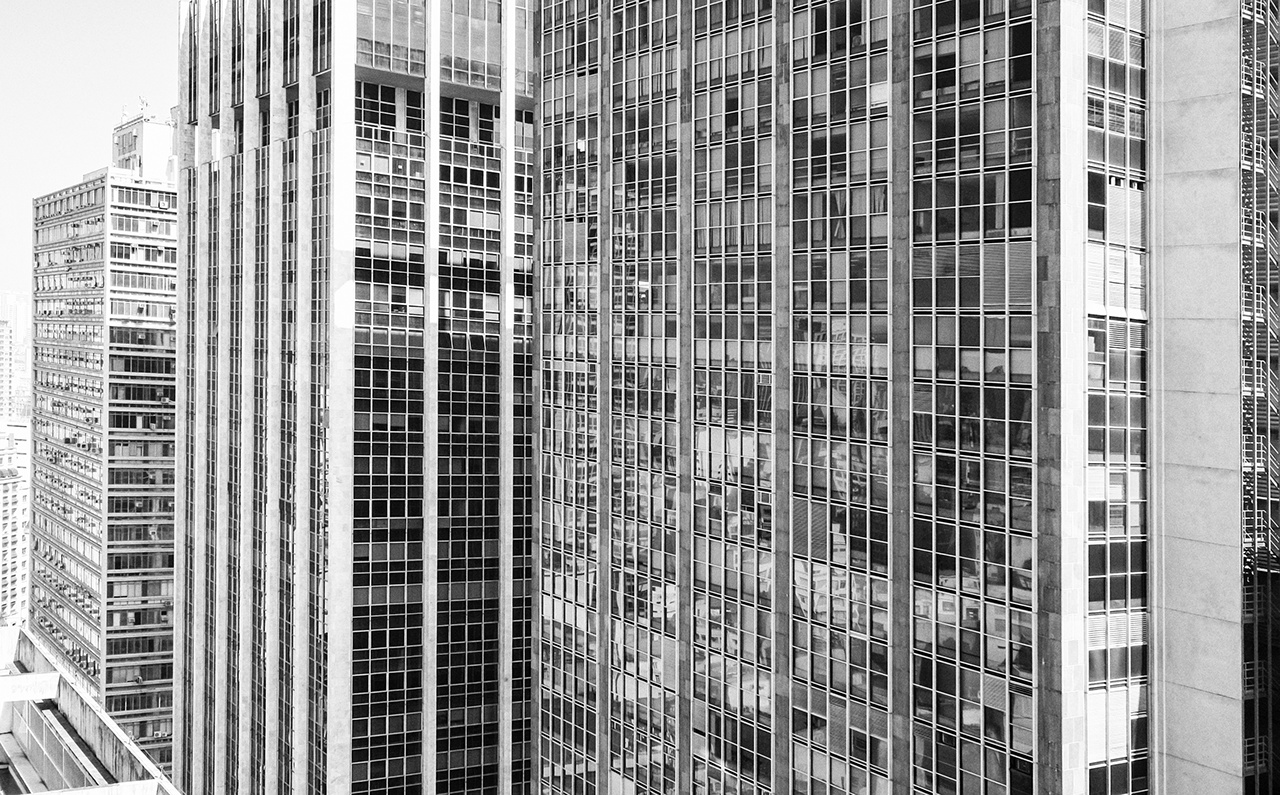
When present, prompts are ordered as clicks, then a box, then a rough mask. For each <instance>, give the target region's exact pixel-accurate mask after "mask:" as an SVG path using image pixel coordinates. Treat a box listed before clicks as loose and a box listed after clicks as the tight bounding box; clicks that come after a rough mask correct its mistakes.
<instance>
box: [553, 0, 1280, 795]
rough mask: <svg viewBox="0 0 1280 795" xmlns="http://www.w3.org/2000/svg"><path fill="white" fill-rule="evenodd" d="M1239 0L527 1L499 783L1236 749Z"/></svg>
mask: <svg viewBox="0 0 1280 795" xmlns="http://www.w3.org/2000/svg"><path fill="white" fill-rule="evenodd" d="M1148 6H1149V10H1148ZM1271 14H1272V11H1271V10H1269V9H1268V8H1264V7H1263V6H1257V7H1256V8H1255V7H1254V6H1253V5H1245V6H1243V7H1241V6H1240V5H1239V4H1236V3H1226V4H1223V3H1209V4H1204V3H1190V2H1183V0H1174V1H1173V2H1172V3H1162V4H1142V3H1124V2H1119V1H1118V0H1091V1H1090V2H1089V3H1084V2H1074V3H1060V2H1049V3H1032V2H1030V0H1007V1H1006V0H999V1H993V2H983V3H979V2H960V3H914V4H898V5H896V6H893V7H890V4H888V3H883V2H872V3H848V4H846V3H811V2H805V1H803V0H802V1H801V2H796V3H794V4H783V5H770V4H759V3H751V2H747V3H741V4H727V5H723V4H714V3H703V2H694V3H692V4H690V5H687V6H679V5H678V4H675V3H666V4H658V5H656V6H655V5H653V4H648V5H645V4H640V5H636V4H634V3H628V2H618V3H603V4H599V3H597V4H587V5H585V6H584V5H575V4H572V3H556V2H553V3H550V4H548V5H546V6H544V7H543V11H542V28H541V33H540V35H541V45H542V53H541V56H542V57H541V63H542V66H543V69H542V72H541V74H540V77H541V79H542V93H541V97H540V112H541V116H540V117H539V123H540V132H541V138H540V152H539V157H540V163H541V172H540V173H541V177H540V179H541V182H540V190H541V194H540V197H539V200H538V201H537V202H536V204H535V206H536V207H537V208H538V212H539V217H538V225H539V229H540V233H541V236H542V237H541V240H540V250H539V254H540V257H541V260H540V264H539V268H538V273H539V279H540V285H541V289H540V292H539V298H540V305H539V333H540V344H539V352H540V359H539V364H538V371H539V375H540V379H541V380H540V391H539V394H538V400H539V411H538V414H537V417H538V422H539V431H538V433H539V436H538V439H539V444H540V448H539V475H540V477H539V481H538V482H539V488H540V489H541V491H540V492H539V495H538V502H537V505H538V515H537V522H538V524H537V538H538V550H539V554H538V558H537V559H538V563H539V570H538V574H537V577H538V588H539V591H540V601H539V614H538V619H539V620H538V622H536V623H535V626H537V627H539V628H540V629H539V636H538V638H537V643H538V649H539V652H538V670H539V673H540V679H539V685H538V688H539V690H538V693H539V695H538V704H539V711H538V726H539V736H540V737H541V738H542V740H541V742H542V747H541V749H540V751H539V760H538V764H539V771H540V776H541V778H540V786H541V789H542V791H546V792H563V793H576V792H584V791H585V792H593V791H597V790H598V791H609V792H626V793H647V792H679V793H686V792H688V793H715V792H735V793H769V792H777V793H789V792H804V793H824V792H828V791H829V792H872V793H878V792H889V791H893V792H898V791H903V792H906V791H908V790H912V791H915V792H920V793H925V792H930V793H933V792H940V793H968V792H980V791H981V792H986V793H1007V794H1008V795H1021V794H1022V793H1033V792H1036V793H1038V792H1063V793H1091V794H1092V793H1101V792H1108V793H1133V794H1134V795H1141V793H1146V792H1149V791H1152V787H1153V783H1152V782H1153V781H1158V780H1160V777H1164V780H1166V781H1168V782H1173V781H1184V780H1195V781H1196V782H1198V783H1197V785H1196V786H1197V787H1198V788H1201V789H1212V790H1215V791H1216V790H1218V789H1222V790H1223V791H1226V790H1227V788H1228V787H1235V788H1237V789H1238V788H1239V787H1240V781H1241V780H1245V781H1246V784H1245V791H1247V792H1265V791H1270V790H1271V789H1272V785H1271V784H1270V783H1269V782H1270V781H1271V778H1270V775H1271V774H1270V772H1269V771H1270V769H1271V766H1272V765H1273V764H1274V762H1273V760H1274V756H1273V751H1272V749H1271V745H1270V743H1269V741H1268V736H1269V734H1270V731H1271V730H1270V726H1271V725H1272V724H1273V722H1274V719H1273V717H1272V714H1273V713H1272V712H1271V710H1272V709H1273V708H1272V706H1271V705H1272V703H1273V701H1274V699H1273V698H1271V696H1272V691H1271V688H1272V687H1274V684H1273V677H1271V676H1270V675H1269V671H1270V661H1271V653H1272V652H1271V644H1272V643H1273V641H1272V639H1271V630H1270V629H1269V628H1268V627H1269V622H1268V620H1267V618H1266V616H1267V612H1268V609H1269V608H1268V607H1267V606H1268V605H1269V604H1270V600H1271V598H1272V597H1271V596H1269V595H1268V594H1270V588H1271V584H1270V579H1268V578H1269V577H1270V576H1271V575H1270V573H1269V572H1270V571H1271V570H1272V568H1273V567H1272V566H1271V564H1270V563H1269V562H1268V561H1269V560H1270V559H1271V558H1270V555H1271V553H1270V552H1269V551H1266V550H1269V549H1270V546H1268V544H1270V543H1271V542H1265V543H1263V542H1259V541H1258V539H1260V538H1264V537H1266V536H1267V532H1270V531H1266V532H1264V531H1265V528H1266V527H1269V526H1270V525H1269V524H1268V522H1270V520H1269V519H1267V518H1266V517H1267V516H1268V515H1269V513H1268V512H1269V511H1270V510H1271V503H1270V502H1269V500H1271V496H1268V495H1272V494H1273V492H1274V494H1280V490H1273V489H1271V487H1270V486H1269V485H1267V483H1268V482H1267V481H1265V478H1262V476H1261V475H1257V473H1259V472H1263V473H1265V471H1266V470H1267V467H1269V466H1270V465H1269V464H1268V463H1267V461H1269V460H1270V459H1269V458H1267V457H1266V456H1265V455H1263V453H1259V452H1258V451H1259V450H1262V451H1263V452H1264V453H1265V451H1266V450H1268V449H1270V447H1268V445H1272V444H1275V443H1276V442H1275V440H1274V439H1272V435H1273V434H1272V433H1271V430H1270V429H1271V428H1274V427H1280V426H1277V425H1273V424H1271V423H1270V421H1269V420H1267V419H1266V414H1265V412H1266V411H1268V410H1269V409H1267V408H1266V403H1265V402H1253V397H1252V396H1253V395H1264V396H1265V390H1266V388H1269V387H1267V386H1266V382H1267V381H1268V379H1270V378H1271V376H1266V368H1265V366H1264V364H1265V363H1264V364H1259V363H1258V362H1261V360H1262V359H1265V358H1266V357H1267V356H1272V355H1274V353H1275V351H1276V350H1277V348H1276V346H1274V345H1272V344H1270V343H1266V344H1263V343H1262V342H1261V340H1262V339H1263V337H1262V336H1261V335H1252V336H1250V335H1251V334H1253V331H1254V330H1256V329H1257V328H1262V327H1263V324H1262V323H1261V321H1258V320H1257V318H1258V317H1262V316H1263V314H1265V313H1264V312H1263V310H1264V309H1265V308H1266V307H1265V306H1264V305H1265V304H1266V303H1267V301H1272V303H1274V300H1273V299H1274V298H1275V297H1276V296H1275V291H1276V289H1277V287H1276V284H1275V282H1274V279H1273V274H1271V270H1273V269H1271V268H1270V266H1269V265H1266V264H1265V263H1266V262H1268V261H1269V260H1268V259H1267V257H1271V256H1272V255H1274V254H1275V252H1274V251H1271V248H1272V243H1273V242H1274V240H1275V239H1276V238H1277V237H1280V235H1277V233H1276V232H1275V229H1276V221H1275V213H1274V210H1273V209H1272V210H1268V209H1267V208H1268V206H1271V207H1274V202H1269V201H1268V200H1267V197H1268V196H1270V195H1271V194H1270V193H1269V192H1268V191H1272V190H1274V187H1273V186H1270V183H1269V182H1267V179H1268V177H1267V176H1266V175H1269V174H1270V173H1271V172H1270V171H1267V169H1269V168H1271V167H1272V165H1274V164H1273V163H1272V161H1273V160H1274V159H1275V155H1274V152H1272V151H1271V150H1270V149H1268V147H1267V146H1265V145H1264V144H1263V142H1265V141H1266V140H1267V136H1268V135H1270V136H1271V137H1272V138H1274V134H1275V131H1276V129H1277V128H1276V125H1275V122H1274V119H1273V118H1272V116H1271V115H1268V114H1271V113H1273V112H1274V110H1275V109H1274V108H1272V107H1271V104H1270V103H1272V102H1273V98H1272V97H1273V93H1274V92H1273V90H1272V89H1273V88H1274V82H1275V78H1274V76H1273V75H1272V76H1269V73H1268V72H1267V64H1268V63H1274V60H1271V61H1268V58H1270V57H1271V55H1270V54H1271V53H1273V50H1274V46H1273V45H1271V44H1263V42H1264V41H1267V42H1269V41H1271V39H1270V38H1269V36H1270V33H1269V32H1268V31H1267V30H1266V28H1267V27H1268V26H1269V25H1270V24H1271V22H1269V21H1267V20H1271V19H1272V16H1271ZM1242 25H1243V30H1244V39H1243V41H1244V44H1245V59H1244V64H1245V76H1244V78H1243V81H1244V82H1243V83H1242V77H1241V74H1240V73H1239V70H1238V69H1236V67H1237V66H1238V65H1239V64H1240V51H1241V43H1242V40H1241V30H1242V27H1241V26H1242ZM1192 41H1194V42H1196V44H1195V46H1194V47H1193V46H1192V45H1191V44H1190V42H1192ZM1201 50H1203V51H1201ZM1206 56H1210V60H1212V62H1213V63H1214V64H1215V65H1214V66H1213V67H1212V68H1211V69H1210V71H1211V72H1212V78H1211V80H1209V81H1208V82H1206V81H1205V80H1202V79H1201V78H1199V77H1196V76H1195V74H1193V72H1194V70H1197V69H1199V70H1203V69H1205V68H1207V67H1206V66H1205V58H1206ZM1219 63H1221V64H1222V66H1221V67H1219V66H1217V64H1219ZM1149 70H1154V74H1155V75H1157V76H1158V79H1157V78H1151V79H1149V78H1148V71H1149ZM1233 70H1235V71H1233ZM1213 81H1217V82H1213ZM1215 91H1219V92H1220V93H1214V92H1215ZM1264 95H1265V101H1264V99H1263V97H1264ZM1242 97H1243V98H1244V103H1245V116H1244V118H1243V122H1242V123H1241V116H1240V104H1241V98H1242ZM1193 119H1194V121H1192V120H1193ZM1210 121H1211V122H1212V123H1210ZM1241 130H1243V131H1244V138H1243V140H1244V144H1243V145H1244V146H1245V151H1243V152H1242V150H1241V147H1242V144H1241V140H1242V139H1241ZM1204 136H1210V138H1205V137H1204ZM1149 137H1155V138H1157V139H1158V140H1159V142H1160V144H1159V146H1150V147H1149V146H1148V138H1149ZM1206 140H1212V142H1213V143H1212V145H1211V146H1205V147H1203V148H1202V149H1201V150H1196V151H1193V150H1194V149H1195V148H1196V147H1197V146H1200V144H1201V142H1202V141H1206ZM1165 147H1167V148H1165ZM1171 153H1176V154H1171ZM1223 153H1226V154H1223ZM1264 161H1265V162H1264ZM1242 165H1243V166H1245V168H1244V170H1243V172H1242ZM1242 174H1243V176H1242ZM1242 180H1243V183H1242ZM1264 182H1267V184H1268V186H1269V187H1266V188H1265V189H1264V187H1263V183H1264ZM1166 184H1167V185H1168V186H1169V187H1167V188H1165V187H1162V186H1163V185H1166ZM1242 184H1243V185H1244V194H1243V196H1241V195H1240V193H1239V191H1240V190H1241V185H1242ZM1206 190H1208V191H1209V192H1207V193H1206V192H1205V191H1206ZM1210 198H1211V199H1212V201H1213V205H1212V206H1211V207H1206V206H1204V202H1205V201H1206V200H1207V199H1210ZM1242 198H1243V204H1244V206H1245V207H1246V210H1247V212H1246V213H1245V215H1244V227H1243V228H1244V234H1245V237H1244V238H1241V237H1240V233H1239V229H1240V227H1241V224H1240V219H1239V216H1238V214H1237V208H1238V207H1239V206H1240V205H1241V199H1242ZM1242 244H1243V245H1244V246H1245V249H1244V250H1245V251H1246V259H1247V260H1248V265H1247V267H1246V270H1245V272H1244V273H1243V275H1242V276H1241V277H1239V278H1238V277H1237V274H1238V273H1240V271H1239V257H1240V251H1241V245H1242ZM1202 245H1203V246H1206V247H1205V248H1201V246H1202ZM1157 253H1158V256H1156V257H1155V259H1154V260H1153V254H1157ZM1242 283H1243V285H1244V286H1245V287H1246V288H1247V289H1246V290H1245V291H1244V295H1245V299H1246V300H1245V301H1244V303H1243V311H1244V312H1245V313H1246V314H1245V316H1244V318H1245V320H1249V321H1250V323H1251V324H1252V325H1250V326H1249V329H1250V334H1246V335H1244V336H1243V337H1242V335H1241V326H1242V319H1241V311H1242V310H1241V298H1240V295H1241V286H1242ZM1259 290H1261V292H1259ZM1198 295H1199V296H1200V297H1199V298H1198V297H1197V296H1198ZM1259 296H1262V297H1261V298H1259ZM1242 339H1243V341H1244V347H1245V352H1246V356H1247V357H1248V360H1249V362H1251V363H1250V364H1249V365H1248V367H1246V368H1245V372H1244V378H1243V382H1242V378H1241V367H1240V352H1241V343H1242ZM1193 352H1195V355H1193ZM1153 360H1154V361H1153ZM1193 360H1194V361H1195V365H1194V367H1197V368H1201V369H1198V370H1196V371H1195V372H1192V371H1191V368H1192V367H1193V366H1192V365H1191V364H1190V363H1191V362H1192V361H1193ZM1201 360H1207V361H1201ZM1209 374H1212V377H1210V375H1209ZM1259 374H1261V375H1259ZM1242 383H1243V384H1244V389H1245V390H1252V391H1251V392H1250V393H1249V395H1248V397H1249V400H1246V401H1244V402H1243V403H1242V402H1241V389H1242V387H1241V384H1242ZM1197 401H1199V402H1197ZM1197 406H1198V408H1197ZM1242 410H1243V419H1244V428H1245V431H1246V433H1245V436H1244V440H1243V448H1242V447H1241V444H1239V443H1238V442H1239V441H1240V437H1239V436H1237V432H1238V430H1239V428H1240V427H1241V411H1242ZM1277 416H1280V412H1277ZM1149 420H1150V421H1151V423H1150V427H1149ZM1157 423H1158V424H1157ZM1210 436H1211V437H1212V439H1210V438H1207V437H1210ZM1197 446H1199V447H1200V449H1201V450H1202V452H1204V453H1205V455H1200V456H1197V455H1195V453H1194V450H1195V449H1196V447H1197ZM1242 449H1243V451H1244V459H1243V461H1242V457H1241V451H1242ZM1268 455H1269V454H1268ZM1242 472H1247V473H1248V477H1246V478H1244V480H1243V488H1244V491H1243V494H1244V495H1245V499H1246V503H1247V505H1246V508H1245V511H1244V513H1243V517H1242V514H1241V509H1240V505H1241V502H1240V497H1241V494H1242V491H1241V489H1242V477H1241V475H1242ZM1153 473H1154V474H1153ZM1255 475H1256V476H1255ZM1153 500H1154V502H1153ZM1161 500H1163V502H1161ZM1200 511H1211V512H1212V521H1210V522H1209V524H1208V525H1205V524H1203V523H1202V522H1201V520H1199V519H1198V518H1193V517H1198V514H1199V512H1200ZM1242 519H1243V525H1244V528H1245V543H1246V546H1247V548H1246V549H1244V550H1242V541H1241V533H1240V529H1241V526H1242ZM1259 528H1262V529H1259ZM1162 534H1163V535H1162ZM1272 536H1274V534H1272ZM1260 543H1261V544H1262V546H1261V547H1259V544H1260ZM1259 550H1262V551H1259ZM1242 568H1243V571H1244V579H1243V581H1244V582H1245V583H1246V584H1247V588H1246V589H1245V597H1246V598H1245V601H1244V602H1243V604H1242V603H1240V602H1239V601H1238V598H1239V597H1238V596H1232V594H1237V595H1238V594H1240V592H1241V584H1242ZM1210 583H1211V584H1212V586H1211V587H1210V586H1209V584H1210ZM1206 588H1209V590H1206ZM1219 598H1221V601H1219ZM1160 633H1164V634H1163V640H1162V639H1161V638H1162V636H1161V634H1160ZM1204 637H1212V638H1213V639H1214V640H1213V644H1212V647H1213V648H1214V649H1219V650H1221V653H1216V652H1210V651H1209V647H1208V646H1205V645H1203V644H1204V643H1205V642H1204V641H1203V640H1202V638H1204ZM1153 643H1155V644H1162V645H1154V646H1153ZM1242 647H1243V648H1244V649H1245V650H1246V652H1245V659H1244V660H1241V659H1240V658H1239V656H1238V651H1237V650H1238V649H1240V648H1242ZM1153 654H1154V656H1155V658H1156V659H1155V661H1153V660H1152V657H1153ZM1210 659H1212V660H1213V661H1214V662H1213V663H1212V664H1211V663H1210V662H1209V660H1210ZM1197 681H1199V682H1201V683H1202V685H1203V686H1198V685H1196V684H1195V682H1197ZM1208 682H1213V683H1214V684H1212V685H1208V684H1206V683H1208ZM764 683H768V684H767V685H765V684H764ZM1191 705H1194V716H1193V712H1192V711H1191ZM1161 710H1165V712H1164V714H1163V715H1162V714H1161ZM1205 721H1210V725H1212V726H1213V727H1214V731H1213V732H1212V733H1213V738H1212V739H1206V738H1205V733H1204V730H1203V727H1204V726H1205V725H1206V723H1205ZM1242 726H1243V727H1244V733H1243V735H1242V734H1241V727H1242ZM1157 738H1158V741H1159V742H1157ZM1196 738H1198V740H1197V739H1196ZM1166 786H1174V785H1173V784H1167V785H1166Z"/></svg>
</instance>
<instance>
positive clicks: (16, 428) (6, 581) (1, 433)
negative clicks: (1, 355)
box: [0, 424, 31, 626]
mask: <svg viewBox="0 0 1280 795" xmlns="http://www.w3.org/2000/svg"><path fill="white" fill-rule="evenodd" d="M30 462H31V435H30V433H29V429H28V427H27V426H26V425H21V424H8V425H4V426H0V625H2V626H11V625H19V626H20V625H22V624H25V623H26V618H27V577H28V574H29V573H30V569H31V559H30V557H29V550H30V545H31V533H30V516H31V504H30V483H31V465H30Z"/></svg>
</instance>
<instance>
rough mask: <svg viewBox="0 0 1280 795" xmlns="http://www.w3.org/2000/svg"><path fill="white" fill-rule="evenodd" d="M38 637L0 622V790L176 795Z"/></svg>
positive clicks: (2, 793)
mask: <svg viewBox="0 0 1280 795" xmlns="http://www.w3.org/2000/svg"><path fill="white" fill-rule="evenodd" d="M53 660H54V658H53V656H52V655H50V654H46V653H45V651H44V649H42V648H41V645H40V641H38V640H36V639H35V638H33V637H32V636H31V635H28V634H27V632H26V631H25V630H23V629H22V628H20V627H0V795H13V793H20V792H72V791H74V792H75V793H76V795H180V793H179V792H178V790H177V788H175V787H174V786H173V785H172V784H170V783H169V780H168V779H167V778H165V776H164V773H162V772H160V768H159V767H157V766H156V764H155V763H154V762H152V761H151V758H150V757H148V756H147V755H146V753H145V752H144V751H143V750H142V749H141V748H139V747H138V746H137V745H136V744H135V743H134V742H133V741H132V740H130V739H129V737H128V736H126V735H125V733H124V732H123V731H122V730H121V729H120V727H119V726H118V725H116V723H115V721H113V720H112V719H111V718H110V716H108V715H107V713H106V711H105V710H103V708H102V706H101V705H100V704H98V703H97V702H96V701H94V699H93V697H92V696H91V695H90V694H89V693H88V692H86V691H85V690H83V689H81V688H80V687H79V686H78V685H76V684H75V683H74V682H73V681H71V679H70V678H69V677H67V676H64V675H63V674H62V672H61V671H60V670H59V669H58V666H57V664H56V663H55V662H54V661H53Z"/></svg>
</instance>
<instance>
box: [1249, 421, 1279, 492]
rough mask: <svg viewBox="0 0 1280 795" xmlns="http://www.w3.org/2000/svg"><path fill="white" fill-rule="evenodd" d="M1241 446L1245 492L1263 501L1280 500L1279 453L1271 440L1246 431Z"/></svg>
mask: <svg viewBox="0 0 1280 795" xmlns="http://www.w3.org/2000/svg"><path fill="white" fill-rule="evenodd" d="M1242 448H1243V449H1242V450H1241V453H1242V455H1241V457H1240V458H1241V461H1242V462H1243V469H1244V476H1245V478H1244V488H1245V492H1246V494H1249V495H1250V496H1251V497H1253V498H1254V499H1256V500H1259V501H1263V502H1280V455H1277V454H1276V449H1275V447H1274V446H1273V445H1272V444H1271V440H1270V439H1268V438H1267V437H1266V436H1262V435H1253V434H1249V433H1246V434H1245V436H1244V440H1243V444H1242Z"/></svg>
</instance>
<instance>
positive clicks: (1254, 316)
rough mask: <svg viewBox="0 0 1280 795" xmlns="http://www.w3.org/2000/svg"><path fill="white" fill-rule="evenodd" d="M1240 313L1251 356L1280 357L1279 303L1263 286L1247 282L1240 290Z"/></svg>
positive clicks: (1258, 357) (1246, 345) (1259, 357)
mask: <svg viewBox="0 0 1280 795" xmlns="http://www.w3.org/2000/svg"><path fill="white" fill-rule="evenodd" d="M1240 315H1241V319H1242V320H1243V321H1244V344H1245V350H1246V351H1248V352H1250V353H1251V354H1252V355H1251V357H1250V358H1254V359H1258V360H1274V359H1276V358H1277V357H1280V304H1277V303H1276V300H1275V299H1274V298H1272V297H1271V295H1270V294H1269V293H1268V292H1267V291H1266V290H1263V289H1261V288H1259V287H1254V286H1251V285H1247V284H1246V285H1243V286H1242V287H1241V290H1240Z"/></svg>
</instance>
